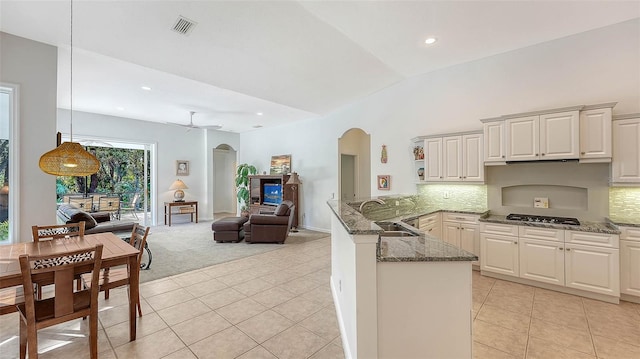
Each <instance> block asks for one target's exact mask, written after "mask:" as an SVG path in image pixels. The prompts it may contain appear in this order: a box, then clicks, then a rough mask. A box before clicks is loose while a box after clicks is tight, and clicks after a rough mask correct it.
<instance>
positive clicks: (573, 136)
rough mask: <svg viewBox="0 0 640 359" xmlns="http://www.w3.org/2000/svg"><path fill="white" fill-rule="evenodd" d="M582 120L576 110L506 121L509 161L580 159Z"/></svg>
mask: <svg viewBox="0 0 640 359" xmlns="http://www.w3.org/2000/svg"><path fill="white" fill-rule="evenodd" d="M579 119H580V118H579V111H577V110H576V111H566V112H557V113H549V114H542V115H534V116H526V117H517V118H509V119H507V120H506V138H507V148H506V150H507V161H536V160H564V159H577V158H578V157H579V150H580V146H579V138H580V126H579V124H580V121H579Z"/></svg>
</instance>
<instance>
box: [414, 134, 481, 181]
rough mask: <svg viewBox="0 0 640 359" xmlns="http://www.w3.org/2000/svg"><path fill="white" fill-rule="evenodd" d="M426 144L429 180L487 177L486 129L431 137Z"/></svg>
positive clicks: (426, 178) (459, 179)
mask: <svg viewBox="0 0 640 359" xmlns="http://www.w3.org/2000/svg"><path fill="white" fill-rule="evenodd" d="M425 148H426V165H427V168H426V170H425V172H426V173H425V180H426V181H430V182H464V181H467V182H482V181H484V162H483V160H482V158H483V155H482V153H483V152H482V149H483V147H482V133H480V132H473V133H465V134H456V135H451V136H446V135H445V136H443V137H432V138H427V139H425Z"/></svg>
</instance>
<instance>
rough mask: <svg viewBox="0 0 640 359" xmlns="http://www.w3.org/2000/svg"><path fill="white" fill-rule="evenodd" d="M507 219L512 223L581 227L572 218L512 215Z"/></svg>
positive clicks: (578, 222) (575, 219)
mask: <svg viewBox="0 0 640 359" xmlns="http://www.w3.org/2000/svg"><path fill="white" fill-rule="evenodd" d="M507 219H508V220H512V221H523V222H535V223H552V224H569V225H574V226H579V225H580V221H578V219H577V218H570V217H549V216H536V215H531V214H518V213H511V214H509V215H508V216H507Z"/></svg>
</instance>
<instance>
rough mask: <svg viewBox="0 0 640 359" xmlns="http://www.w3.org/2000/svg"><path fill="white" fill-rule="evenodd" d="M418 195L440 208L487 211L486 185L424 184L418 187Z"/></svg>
mask: <svg viewBox="0 0 640 359" xmlns="http://www.w3.org/2000/svg"><path fill="white" fill-rule="evenodd" d="M418 195H420V196H421V197H422V199H423V200H425V201H427V202H428V203H429V204H430V205H434V206H438V207H440V208H467V209H475V210H478V211H485V210H486V209H487V186H486V185H472V184H463V185H455V184H425V185H420V186H418Z"/></svg>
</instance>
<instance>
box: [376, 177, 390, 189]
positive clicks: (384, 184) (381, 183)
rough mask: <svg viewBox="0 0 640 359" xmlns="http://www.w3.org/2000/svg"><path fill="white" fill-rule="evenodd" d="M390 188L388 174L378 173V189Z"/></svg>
mask: <svg viewBox="0 0 640 359" xmlns="http://www.w3.org/2000/svg"><path fill="white" fill-rule="evenodd" d="M390 188H391V176H390V175H378V189H380V190H389V189H390Z"/></svg>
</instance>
